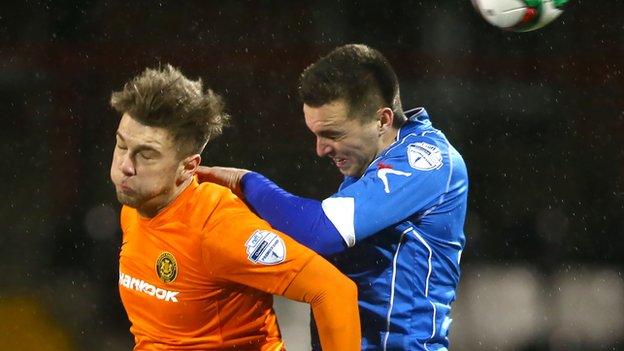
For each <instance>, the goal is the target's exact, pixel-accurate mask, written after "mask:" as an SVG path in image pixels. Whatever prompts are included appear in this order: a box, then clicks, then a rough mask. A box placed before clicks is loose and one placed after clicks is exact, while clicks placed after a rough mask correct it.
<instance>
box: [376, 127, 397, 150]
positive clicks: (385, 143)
mask: <svg viewBox="0 0 624 351" xmlns="http://www.w3.org/2000/svg"><path fill="white" fill-rule="evenodd" d="M398 134H399V130H398V129H394V128H391V129H390V130H388V133H385V134H384V135H382V137H381V148H380V153H381V152H383V150H385V149H387V148H388V147H390V145H392V143H394V142H395V141H396V138H397V135H398Z"/></svg>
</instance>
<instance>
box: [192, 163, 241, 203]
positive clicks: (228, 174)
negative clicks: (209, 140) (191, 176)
mask: <svg viewBox="0 0 624 351" xmlns="http://www.w3.org/2000/svg"><path fill="white" fill-rule="evenodd" d="M249 172H250V171H249V170H247V169H242V168H232V167H207V166H199V168H198V169H197V178H199V182H200V183H201V182H211V183H215V184H219V185H222V186H225V187H228V188H230V189H231V190H232V192H233V193H234V194H236V195H238V196H239V197H243V192H242V190H241V187H240V181H241V179H242V178H243V176H244V175H245V174H247V173H249Z"/></svg>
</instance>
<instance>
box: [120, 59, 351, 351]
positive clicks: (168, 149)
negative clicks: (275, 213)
mask: <svg viewBox="0 0 624 351" xmlns="http://www.w3.org/2000/svg"><path fill="white" fill-rule="evenodd" d="M111 105H112V107H113V108H114V109H115V110H116V111H117V112H119V113H120V114H121V120H120V123H119V128H118V130H117V135H116V138H117V143H116V145H115V151H114V154H113V160H112V165H111V179H112V181H113V183H114V185H115V190H116V192H117V198H118V199H119V201H120V202H121V203H122V205H123V208H122V210H121V226H122V230H123V239H122V245H121V252H120V255H119V291H120V295H121V299H122V302H123V305H124V307H125V309H126V312H127V314H128V318H129V320H130V322H131V324H132V325H131V328H130V331H131V332H132V333H133V334H134V340H135V348H134V349H135V350H271V351H273V350H285V346H284V343H283V341H282V340H281V337H280V332H279V327H278V325H277V321H276V317H275V313H274V311H273V309H272V302H273V299H272V295H273V294H277V295H282V296H285V297H287V298H290V299H293V300H297V301H305V302H307V303H309V304H310V305H311V307H312V310H313V313H314V317H315V319H316V321H317V323H318V325H319V331H320V337H321V342H322V345H323V349H324V350H330V351H331V350H340V351H348V350H359V349H360V322H359V315H358V309H357V290H356V287H355V285H354V284H353V282H351V281H350V280H349V279H348V278H347V277H345V276H344V275H342V274H341V273H340V272H339V271H338V270H337V269H336V268H334V266H333V265H331V264H330V263H328V262H327V261H325V260H324V259H323V258H322V257H320V256H318V255H317V254H315V253H314V252H312V251H310V250H309V249H307V248H305V247H303V246H301V245H300V244H298V243H296V242H295V241H293V240H292V239H291V238H289V237H288V236H286V235H284V234H283V233H281V232H279V231H276V230H274V229H272V228H271V227H270V226H269V225H268V224H267V223H266V222H264V221H263V220H261V219H259V218H258V217H257V216H256V215H254V214H253V212H252V211H251V210H249V208H247V206H246V205H245V204H244V203H243V202H242V201H241V200H240V199H239V198H238V197H236V196H235V195H234V194H232V192H231V191H230V190H229V189H227V188H224V187H221V186H219V185H216V184H213V183H202V184H201V185H200V184H198V182H197V179H196V177H195V172H196V170H197V168H198V166H199V164H200V161H201V157H200V153H201V151H202V150H203V149H204V147H205V145H206V143H207V142H208V140H209V139H211V138H214V137H215V136H217V135H219V134H220V133H221V130H222V127H223V125H224V124H225V123H226V122H227V120H228V116H227V115H226V114H225V113H224V112H223V103H222V100H221V98H220V97H219V96H218V95H217V94H215V93H213V92H212V91H211V90H210V89H208V90H206V91H204V88H203V87H202V82H201V80H197V81H192V80H189V79H188V78H186V77H185V76H184V75H182V73H180V71H178V70H177V69H175V68H173V67H171V66H170V65H167V66H165V67H162V68H157V69H147V70H145V71H144V72H143V73H142V74H141V75H139V76H137V77H135V78H134V79H132V80H131V81H129V82H128V83H126V84H125V86H124V88H123V89H122V90H121V91H118V92H114V93H113V94H112V97H111Z"/></svg>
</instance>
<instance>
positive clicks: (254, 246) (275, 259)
mask: <svg viewBox="0 0 624 351" xmlns="http://www.w3.org/2000/svg"><path fill="white" fill-rule="evenodd" d="M245 248H246V251H247V258H248V259H249V260H250V261H251V262H254V263H260V264H266V265H273V264H278V263H281V262H283V261H284V259H285V258H286V245H285V244H284V240H282V238H280V237H279V235H277V234H275V233H273V232H270V231H268V230H256V231H255V232H253V234H251V236H250V237H249V239H247V242H245Z"/></svg>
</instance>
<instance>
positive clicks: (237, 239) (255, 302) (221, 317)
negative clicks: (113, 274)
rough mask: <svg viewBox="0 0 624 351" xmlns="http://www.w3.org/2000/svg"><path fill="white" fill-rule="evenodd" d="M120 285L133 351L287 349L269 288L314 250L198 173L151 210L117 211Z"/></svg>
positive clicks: (278, 287) (279, 286)
mask: <svg viewBox="0 0 624 351" xmlns="http://www.w3.org/2000/svg"><path fill="white" fill-rule="evenodd" d="M121 226H122V229H123V240H122V246H121V252H120V257H119V291H120V295H121V299H122V302H123V305H124V307H125V309H126V312H127V314H128V318H129V319H130V322H131V324H132V326H131V327H130V331H131V332H132V334H134V337H135V344H136V346H135V348H134V349H135V350H230V349H236V350H271V351H273V350H283V349H284V346H283V342H282V340H281V337H280V332H279V328H278V325H277V320H276V317H275V313H274V311H273V309H272V303H273V298H272V294H283V293H284V291H285V290H286V288H287V287H288V285H289V284H290V282H291V281H292V280H293V279H294V277H295V276H296V275H297V274H298V272H300V271H301V269H303V267H305V266H306V264H307V263H308V262H309V261H310V260H311V259H312V258H313V257H314V256H315V254H314V253H313V252H312V251H310V250H309V249H307V248H305V247H303V246H301V245H299V244H297V243H296V242H294V241H293V240H292V239H290V238H289V237H288V236H286V235H284V234H282V233H280V232H278V231H276V230H274V229H271V227H270V226H269V225H268V224H267V223H266V222H264V221H263V220H261V219H259V218H258V217H257V216H256V215H254V214H253V213H252V212H251V210H249V208H248V207H247V206H246V205H245V204H244V203H243V202H242V201H241V200H240V199H238V198H237V197H236V196H234V195H233V194H232V193H231V192H230V191H229V189H227V188H224V187H221V186H218V185H215V184H212V183H202V184H201V185H199V184H198V183H197V182H196V180H194V181H193V182H192V183H191V184H190V185H189V186H188V188H186V189H185V190H184V191H183V192H182V193H181V194H180V196H178V197H177V198H176V199H175V200H174V201H173V202H172V203H171V204H169V205H168V206H167V207H166V208H165V209H164V210H163V211H162V212H160V213H159V214H158V215H157V216H155V217H154V218H144V217H141V216H140V215H139V214H138V212H137V211H136V210H135V209H132V208H129V207H126V206H124V207H123V209H122V211H121Z"/></svg>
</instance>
